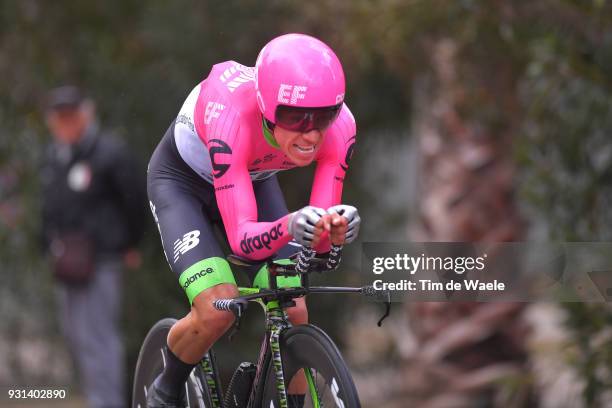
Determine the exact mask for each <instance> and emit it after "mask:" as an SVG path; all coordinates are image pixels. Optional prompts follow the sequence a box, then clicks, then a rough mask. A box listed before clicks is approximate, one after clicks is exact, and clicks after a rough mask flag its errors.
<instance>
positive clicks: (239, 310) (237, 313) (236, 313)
mask: <svg viewBox="0 0 612 408" xmlns="http://www.w3.org/2000/svg"><path fill="white" fill-rule="evenodd" d="M232 312H233V313H234V317H235V318H236V319H235V320H234V324H233V325H232V331H231V332H230V334H229V335H228V340H229V341H232V340H234V336H235V335H236V334H238V332H239V331H240V323H241V322H242V312H243V307H242V305H241V304H238V305H237V307H236V310H232Z"/></svg>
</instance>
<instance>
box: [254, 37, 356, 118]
mask: <svg viewBox="0 0 612 408" xmlns="http://www.w3.org/2000/svg"><path fill="white" fill-rule="evenodd" d="M255 72H256V75H255V89H256V91H257V104H258V105H259V109H260V110H261V113H262V114H263V115H264V117H265V118H266V119H267V120H269V121H270V122H272V123H275V115H276V108H277V107H278V106H279V105H282V106H288V107H296V108H322V107H331V106H336V105H339V104H342V102H343V101H344V72H343V71H342V65H341V64H340V61H339V60H338V57H337V56H336V54H334V52H333V51H332V49H331V48H329V47H328V46H327V45H326V44H325V43H323V42H322V41H320V40H318V39H316V38H314V37H311V36H309V35H305V34H286V35H281V36H280V37H276V38H275V39H273V40H272V41H270V42H269V43H268V44H266V46H265V47H263V49H262V50H261V51H260V53H259V56H258V57H257V62H256V63H255Z"/></svg>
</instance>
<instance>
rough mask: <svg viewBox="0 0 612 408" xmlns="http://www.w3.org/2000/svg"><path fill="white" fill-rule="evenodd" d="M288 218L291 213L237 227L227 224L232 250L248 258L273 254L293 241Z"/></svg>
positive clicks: (245, 223) (243, 223)
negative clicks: (269, 220)
mask: <svg viewBox="0 0 612 408" xmlns="http://www.w3.org/2000/svg"><path fill="white" fill-rule="evenodd" d="M288 220H289V215H286V216H284V217H282V218H280V219H278V220H276V221H273V222H254V221H247V222H242V223H240V224H238V225H236V227H235V228H232V227H231V226H228V225H226V231H227V235H228V237H229V241H230V246H231V247H232V251H233V252H234V253H235V254H236V255H239V256H243V257H245V258H248V259H264V258H267V257H269V256H272V255H273V254H275V253H276V252H278V251H279V250H280V249H281V248H282V247H283V246H285V245H287V243H288V242H289V241H291V238H292V236H291V235H290V234H289V231H288V226H287V224H288ZM232 231H233V233H231V232H232Z"/></svg>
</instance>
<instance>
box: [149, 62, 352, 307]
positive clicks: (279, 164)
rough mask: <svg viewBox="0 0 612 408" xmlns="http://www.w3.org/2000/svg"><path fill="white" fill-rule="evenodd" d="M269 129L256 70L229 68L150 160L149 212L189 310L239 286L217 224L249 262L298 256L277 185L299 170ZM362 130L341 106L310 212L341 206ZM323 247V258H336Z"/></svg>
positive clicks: (195, 96) (213, 77) (212, 80)
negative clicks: (216, 290) (213, 292)
mask: <svg viewBox="0 0 612 408" xmlns="http://www.w3.org/2000/svg"><path fill="white" fill-rule="evenodd" d="M262 124H263V122H262V115H261V113H260V111H259V108H258V106H257V103H256V96H255V89H254V69H253V68H252V67H246V66H244V65H240V64H238V63H236V62H234V61H227V62H223V63H220V64H217V65H215V66H214V67H213V68H212V70H211V72H210V73H209V75H208V77H207V78H206V79H205V80H204V81H202V82H201V83H200V84H198V85H197V86H196V87H195V88H194V89H193V90H192V91H191V93H190V94H189V96H188V97H187V99H186V100H185V102H184V104H183V106H182V108H181V110H180V112H179V114H178V116H177V118H176V119H175V121H174V122H173V123H172V125H171V126H170V128H169V130H168V132H167V133H166V135H165V136H164V138H163V139H162V140H161V142H160V143H159V145H158V146H157V148H156V150H155V152H154V153H153V156H152V158H151V161H150V163H149V168H148V180H147V185H148V194H149V200H150V205H151V210H152V212H153V216H154V218H155V221H156V222H157V225H158V228H159V231H160V234H161V238H162V243H163V247H164V252H165V254H166V259H167V260H168V263H169V264H170V267H171V268H172V270H173V271H174V272H175V273H176V274H177V276H178V277H179V280H180V283H181V286H183V288H184V289H185V290H186V292H187V295H188V297H189V299H190V301H192V300H193V297H195V296H196V295H197V294H198V293H199V292H201V291H202V290H205V289H207V288H208V287H211V286H214V285H215V284H218V283H224V282H230V283H233V282H234V281H233V277H232V275H231V271H230V269H229V265H227V262H226V261H225V258H224V253H223V251H222V249H221V246H222V245H221V244H220V243H219V242H218V238H217V236H216V235H215V234H214V233H213V230H212V226H213V224H215V223H220V222H222V224H223V231H224V232H225V237H226V239H227V243H228V244H229V247H230V249H231V251H232V252H233V253H235V254H236V255H239V256H242V257H245V258H249V259H253V260H259V259H265V258H267V257H270V256H273V255H275V254H276V256H277V257H279V258H286V257H288V256H289V255H290V254H292V253H294V252H295V251H296V250H297V249H299V248H298V246H297V244H295V243H294V242H293V243H292V242H291V240H292V237H291V235H290V234H289V232H288V230H287V223H288V218H289V215H288V214H289V211H288V210H287V207H286V205H285V200H284V198H283V195H282V192H281V190H280V188H279V185H278V181H277V178H276V173H277V172H279V171H283V170H289V169H291V168H294V167H295V164H293V163H292V162H291V161H290V160H289V159H288V158H287V156H285V155H284V154H283V152H282V151H281V150H280V149H279V148H278V147H276V146H275V142H274V140H273V138H271V137H270V135H268V136H266V135H264V128H263V125H262ZM355 131H356V126H355V120H354V118H353V115H352V114H351V112H350V111H349V109H348V107H347V106H346V105H343V107H342V110H341V112H340V115H339V117H338V119H337V120H336V121H335V122H334V123H333V124H332V125H331V126H330V127H329V128H328V129H327V130H325V132H324V138H323V142H322V143H323V145H322V146H321V148H320V149H319V151H318V153H317V156H316V158H315V161H316V170H315V176H314V181H313V185H312V190H311V195H310V203H309V204H310V205H313V206H317V207H321V208H323V209H327V208H329V207H331V206H333V205H336V204H339V203H340V202H341V196H342V187H343V183H344V178H345V173H346V170H347V168H348V162H349V161H350V158H351V155H352V152H353V148H354V144H355ZM304 205H307V203H304ZM294 210H297V209H294ZM323 241H324V242H322V243H321V245H319V247H318V248H316V249H317V251H318V252H326V251H327V250H328V249H329V241H328V240H327V239H324V240H323ZM292 244H293V245H292Z"/></svg>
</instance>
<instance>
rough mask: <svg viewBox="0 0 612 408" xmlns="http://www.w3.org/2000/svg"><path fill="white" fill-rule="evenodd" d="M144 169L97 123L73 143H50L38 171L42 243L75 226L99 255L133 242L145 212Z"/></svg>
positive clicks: (74, 229) (119, 250) (137, 236)
mask: <svg viewBox="0 0 612 408" xmlns="http://www.w3.org/2000/svg"><path fill="white" fill-rule="evenodd" d="M145 174H146V170H145V169H144V168H141V167H140V166H138V164H137V163H136V161H135V160H134V158H133V157H132V155H131V154H130V153H129V152H128V150H127V147H126V146H125V145H124V144H123V143H122V142H121V141H119V140H118V139H116V138H114V137H113V136H111V135H109V134H105V133H103V132H100V131H99V130H98V127H97V126H95V125H94V126H91V127H90V128H89V129H88V131H87V132H86V133H85V135H83V137H82V139H81V140H80V141H79V143H77V144H75V145H72V146H66V145H63V146H62V145H60V144H56V143H54V144H51V145H50V146H49V148H48V149H47V152H46V157H45V162H44V165H43V167H42V172H41V182H42V213H43V214H42V217H43V219H42V221H43V236H44V242H45V244H46V245H48V244H49V243H50V242H51V240H52V239H53V237H54V236H61V234H62V233H65V232H71V231H79V232H84V233H86V234H87V235H89V236H90V237H91V238H92V240H93V243H94V246H95V249H96V251H97V252H98V253H99V254H105V253H106V254H112V253H118V252H121V251H123V250H125V249H127V248H130V247H132V246H134V245H136V244H137V242H138V240H139V239H140V238H141V236H142V233H143V228H144V222H145V214H146V211H147V204H146V196H145V191H144V186H145Z"/></svg>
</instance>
